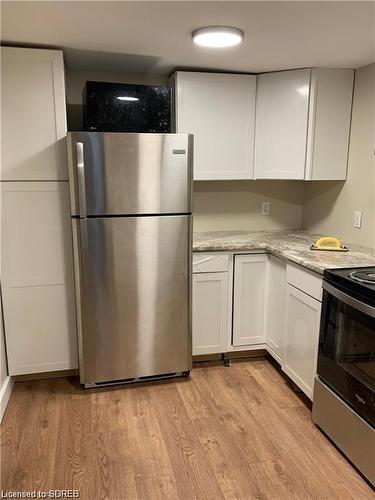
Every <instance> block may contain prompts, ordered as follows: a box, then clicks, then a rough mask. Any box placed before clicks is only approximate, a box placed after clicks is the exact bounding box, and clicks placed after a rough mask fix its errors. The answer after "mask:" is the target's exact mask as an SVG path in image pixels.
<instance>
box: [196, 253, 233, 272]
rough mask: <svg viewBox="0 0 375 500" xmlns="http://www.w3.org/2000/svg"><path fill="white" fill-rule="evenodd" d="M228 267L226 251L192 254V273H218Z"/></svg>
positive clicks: (226, 269)
mask: <svg viewBox="0 0 375 500" xmlns="http://www.w3.org/2000/svg"><path fill="white" fill-rule="evenodd" d="M228 269H229V255H228V254H227V253H206V252H198V253H194V254H193V273H219V272H225V271H228Z"/></svg>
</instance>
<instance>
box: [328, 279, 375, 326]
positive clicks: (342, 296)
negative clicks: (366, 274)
mask: <svg viewBox="0 0 375 500" xmlns="http://www.w3.org/2000/svg"><path fill="white" fill-rule="evenodd" d="M323 289H324V290H326V291H327V292H328V293H329V294H331V295H333V296H334V297H336V299H338V300H340V301H341V302H343V303H344V304H346V305H348V306H350V307H353V309H357V310H358V311H361V312H362V313H363V314H366V315H367V316H371V317H372V318H375V307H371V306H369V305H368V304H365V303H364V302H361V301H360V300H357V299H355V298H353V297H351V296H350V295H348V294H347V293H344V292H342V291H341V290H338V289H337V288H335V287H334V286H332V285H331V284H329V283H327V282H326V281H323Z"/></svg>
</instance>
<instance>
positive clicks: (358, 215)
mask: <svg viewBox="0 0 375 500" xmlns="http://www.w3.org/2000/svg"><path fill="white" fill-rule="evenodd" d="M361 225H362V212H361V211H360V210H356V211H355V212H354V227H358V228H360V227H361Z"/></svg>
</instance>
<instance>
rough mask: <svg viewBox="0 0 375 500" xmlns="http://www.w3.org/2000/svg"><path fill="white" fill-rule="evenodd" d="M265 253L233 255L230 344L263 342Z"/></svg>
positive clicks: (239, 344)
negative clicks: (231, 339)
mask: <svg viewBox="0 0 375 500" xmlns="http://www.w3.org/2000/svg"><path fill="white" fill-rule="evenodd" d="M266 263H267V257H266V256H265V255H236V256H235V259H234V283H233V345H234V346H241V345H252V344H263V343H264V342H265V337H264V331H263V318H264V295H265V281H266Z"/></svg>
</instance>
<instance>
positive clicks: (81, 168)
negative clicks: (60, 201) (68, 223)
mask: <svg viewBox="0 0 375 500" xmlns="http://www.w3.org/2000/svg"><path fill="white" fill-rule="evenodd" d="M76 156H77V180H78V200H79V216H80V217H81V218H86V187H85V157H84V154H83V142H77V143H76Z"/></svg>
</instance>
